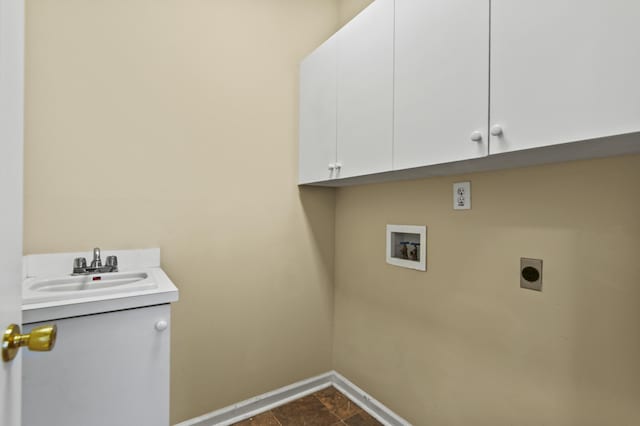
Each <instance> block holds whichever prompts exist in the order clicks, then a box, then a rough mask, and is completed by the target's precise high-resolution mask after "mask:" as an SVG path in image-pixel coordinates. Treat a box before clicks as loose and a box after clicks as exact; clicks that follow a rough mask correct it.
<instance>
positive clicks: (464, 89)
mask: <svg viewBox="0 0 640 426" xmlns="http://www.w3.org/2000/svg"><path fill="white" fill-rule="evenodd" d="M488 94H489V1H488V0H485V1H478V0H396V1H395V93H394V98H395V99H394V114H395V123H394V135H395V136H394V144H393V168H394V169H406V168H410V167H420V166H427V165H432V164H440V163H447V162H451V161H460V160H467V159H471V158H478V157H484V156H486V155H487V154H488V151H489V150H488V147H489V138H488V128H487V127H488V126H487V117H488V115H489V103H488V101H487V96H488Z"/></svg>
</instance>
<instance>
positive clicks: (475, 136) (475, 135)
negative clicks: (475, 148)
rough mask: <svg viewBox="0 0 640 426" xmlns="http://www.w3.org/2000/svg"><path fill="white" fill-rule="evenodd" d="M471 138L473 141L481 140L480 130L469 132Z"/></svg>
mask: <svg viewBox="0 0 640 426" xmlns="http://www.w3.org/2000/svg"><path fill="white" fill-rule="evenodd" d="M471 140H472V141H474V142H482V132H480V131H478V130H476V131H475V132H473V133H471Z"/></svg>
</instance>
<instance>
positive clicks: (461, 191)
mask: <svg viewBox="0 0 640 426" xmlns="http://www.w3.org/2000/svg"><path fill="white" fill-rule="evenodd" d="M453 209H454V210H471V182H456V183H454V184H453Z"/></svg>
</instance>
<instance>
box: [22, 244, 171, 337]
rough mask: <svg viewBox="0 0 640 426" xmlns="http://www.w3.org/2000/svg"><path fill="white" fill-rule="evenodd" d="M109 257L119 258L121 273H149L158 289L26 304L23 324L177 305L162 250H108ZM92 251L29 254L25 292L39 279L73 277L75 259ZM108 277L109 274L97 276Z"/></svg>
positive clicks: (24, 305)
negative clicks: (161, 259)
mask: <svg viewBox="0 0 640 426" xmlns="http://www.w3.org/2000/svg"><path fill="white" fill-rule="evenodd" d="M104 254H105V255H115V256H118V260H119V266H120V272H141V273H146V274H147V275H148V276H149V278H150V279H152V280H153V281H154V282H155V284H156V286H155V287H154V288H151V289H143V290H137V291H126V292H118V291H114V292H111V293H108V294H94V295H83V294H81V293H79V294H77V295H71V296H70V297H69V298H65V299H63V300H60V299H59V298H58V299H52V300H49V301H47V300H45V301H35V302H31V303H30V302H29V301H28V300H25V301H23V305H22V322H23V323H24V324H28V323H33V322H40V321H48V320H54V319H62V318H69V317H75V316H81V315H91V314H97V313H102V312H112V311H118V310H124V309H133V308H139V307H143V306H153V305H160V304H166V303H171V302H175V301H177V300H178V289H177V288H176V286H175V285H174V284H173V282H172V281H171V279H170V278H169V277H168V276H167V274H166V273H165V272H164V271H163V270H162V269H161V268H160V249H143V250H104ZM91 256H92V252H88V251H87V252H78V253H54V254H37V255H28V256H25V257H24V258H23V278H24V281H23V293H24V294H26V293H27V292H28V291H27V290H25V289H26V288H27V286H29V285H31V284H33V283H34V282H35V281H37V280H38V279H44V278H53V277H64V276H70V274H71V269H72V265H73V259H74V258H76V257H86V258H88V259H90V258H91ZM97 275H103V276H104V275H106V274H97Z"/></svg>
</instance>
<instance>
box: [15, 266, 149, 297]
mask: <svg viewBox="0 0 640 426" xmlns="http://www.w3.org/2000/svg"><path fill="white" fill-rule="evenodd" d="M148 278H149V275H148V274H147V273H145V272H110V273H105V274H95V275H71V276H66V277H56V278H41V279H35V280H33V282H31V283H30V284H29V285H27V286H26V289H25V290H26V291H27V292H28V293H30V294H29V296H30V297H28V299H29V300H30V301H36V299H43V300H58V299H64V298H67V297H68V296H69V295H72V294H74V293H77V292H82V293H85V294H87V295H88V294H106V293H111V292H123V291H124V292H128V291H139V290H146V289H150V288H155V287H156V284H155V283H153V282H151V280H149V279H148Z"/></svg>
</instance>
